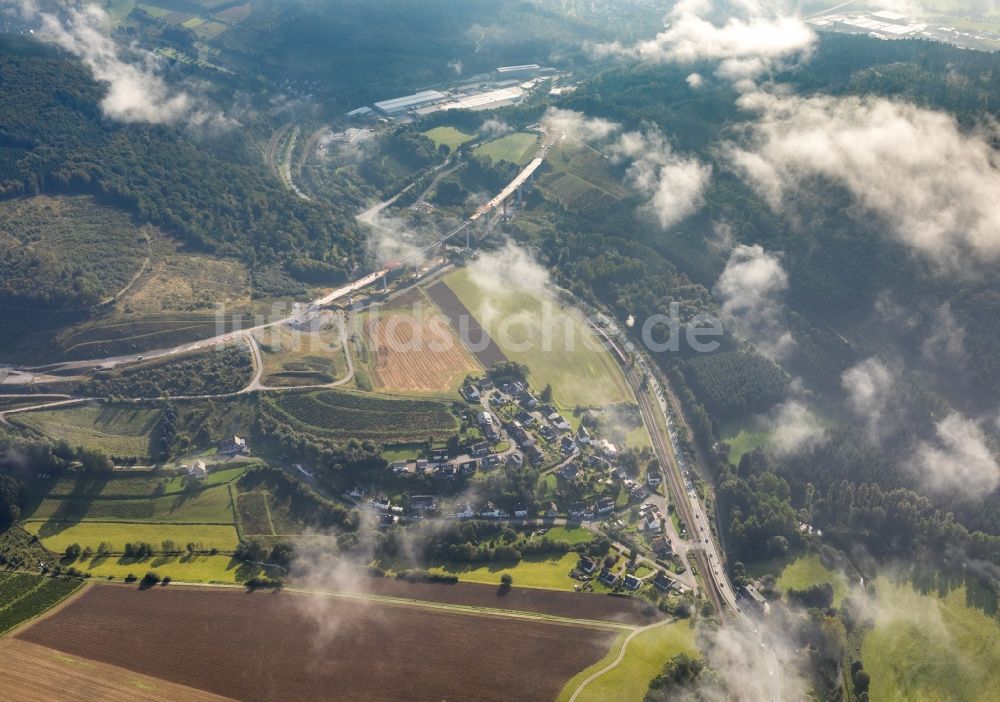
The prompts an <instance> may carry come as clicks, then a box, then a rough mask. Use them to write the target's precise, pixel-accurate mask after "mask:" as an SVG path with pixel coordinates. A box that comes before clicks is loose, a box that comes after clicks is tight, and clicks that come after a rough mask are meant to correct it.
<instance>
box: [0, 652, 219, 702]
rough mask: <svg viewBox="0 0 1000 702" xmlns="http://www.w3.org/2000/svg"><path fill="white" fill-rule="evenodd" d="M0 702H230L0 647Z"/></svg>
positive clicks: (111, 669)
mask: <svg viewBox="0 0 1000 702" xmlns="http://www.w3.org/2000/svg"><path fill="white" fill-rule="evenodd" d="M0 699H3V700H17V702H52V700H59V701H60V702H120V700H130V701H136V702H140V701H141V702H176V701H177V700H184V702H227V700H229V698H228V697H220V696H219V695H213V694H212V693H211V692H205V691H204V690H195V689H194V688H191V687H185V686H184V685H177V684H175V683H171V682H167V681H166V680H157V679H156V678H151V677H149V676H148V675H141V674H139V673H134V672H132V671H131V670H126V669H125V668H117V667H115V666H113V665H107V664H106V663H98V662H97V661H93V660H86V659H85V658H79V657H77V656H70V655H67V654H65V653H61V652H59V651H56V650H53V649H51V648H46V647H44V646H39V645H38V644H33V643H28V642H27V641H19V640H18V639H4V640H2V641H0Z"/></svg>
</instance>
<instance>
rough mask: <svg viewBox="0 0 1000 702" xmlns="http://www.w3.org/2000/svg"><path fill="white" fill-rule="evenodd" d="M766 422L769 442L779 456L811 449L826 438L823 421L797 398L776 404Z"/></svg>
mask: <svg viewBox="0 0 1000 702" xmlns="http://www.w3.org/2000/svg"><path fill="white" fill-rule="evenodd" d="M768 423H769V425H770V427H771V437H770V439H769V443H770V446H771V448H772V450H773V451H774V452H775V453H776V454H778V455H779V456H782V455H790V454H794V453H798V452H799V451H805V450H808V449H811V448H813V447H815V446H818V445H820V444H822V443H823V442H824V441H825V440H826V430H825V429H824V428H823V423H822V422H821V421H820V420H819V418H818V417H817V416H816V415H815V414H813V413H812V411H811V410H810V409H809V408H808V407H807V406H806V405H805V404H804V403H802V402H801V401H799V400H786V401H785V402H783V403H781V404H780V405H778V407H777V408H775V410H774V412H772V414H771V416H770V417H769V421H768Z"/></svg>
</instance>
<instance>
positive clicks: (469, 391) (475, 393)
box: [462, 385, 482, 402]
mask: <svg viewBox="0 0 1000 702" xmlns="http://www.w3.org/2000/svg"><path fill="white" fill-rule="evenodd" d="M462 394H463V395H464V396H465V399H466V400H468V401H469V402H479V398H480V397H482V395H480V394H479V388H477V387H476V386H475V385H467V386H465V387H463V388H462Z"/></svg>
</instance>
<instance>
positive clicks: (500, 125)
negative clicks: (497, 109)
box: [479, 117, 514, 137]
mask: <svg viewBox="0 0 1000 702" xmlns="http://www.w3.org/2000/svg"><path fill="white" fill-rule="evenodd" d="M512 131H514V128H513V127H511V126H510V125H509V124H507V123H506V122H504V121H503V120H502V119H497V118H496V117H491V118H490V119H488V120H486V121H485V122H483V123H482V125H481V126H480V127H479V133H480V134H482V135H483V136H486V137H499V136H503V135H504V134H510V133H511V132H512Z"/></svg>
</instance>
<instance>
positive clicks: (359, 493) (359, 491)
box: [347, 485, 365, 500]
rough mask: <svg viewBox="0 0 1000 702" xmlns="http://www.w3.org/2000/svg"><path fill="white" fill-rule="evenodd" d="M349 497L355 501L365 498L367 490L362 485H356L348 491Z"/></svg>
mask: <svg viewBox="0 0 1000 702" xmlns="http://www.w3.org/2000/svg"><path fill="white" fill-rule="evenodd" d="M347 496H348V497H353V498H354V499H355V500H357V499H360V498H362V497H364V496H365V489H364V488H363V487H361V486H360V485H355V486H354V487H352V488H351V489H350V490H348V491H347Z"/></svg>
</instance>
